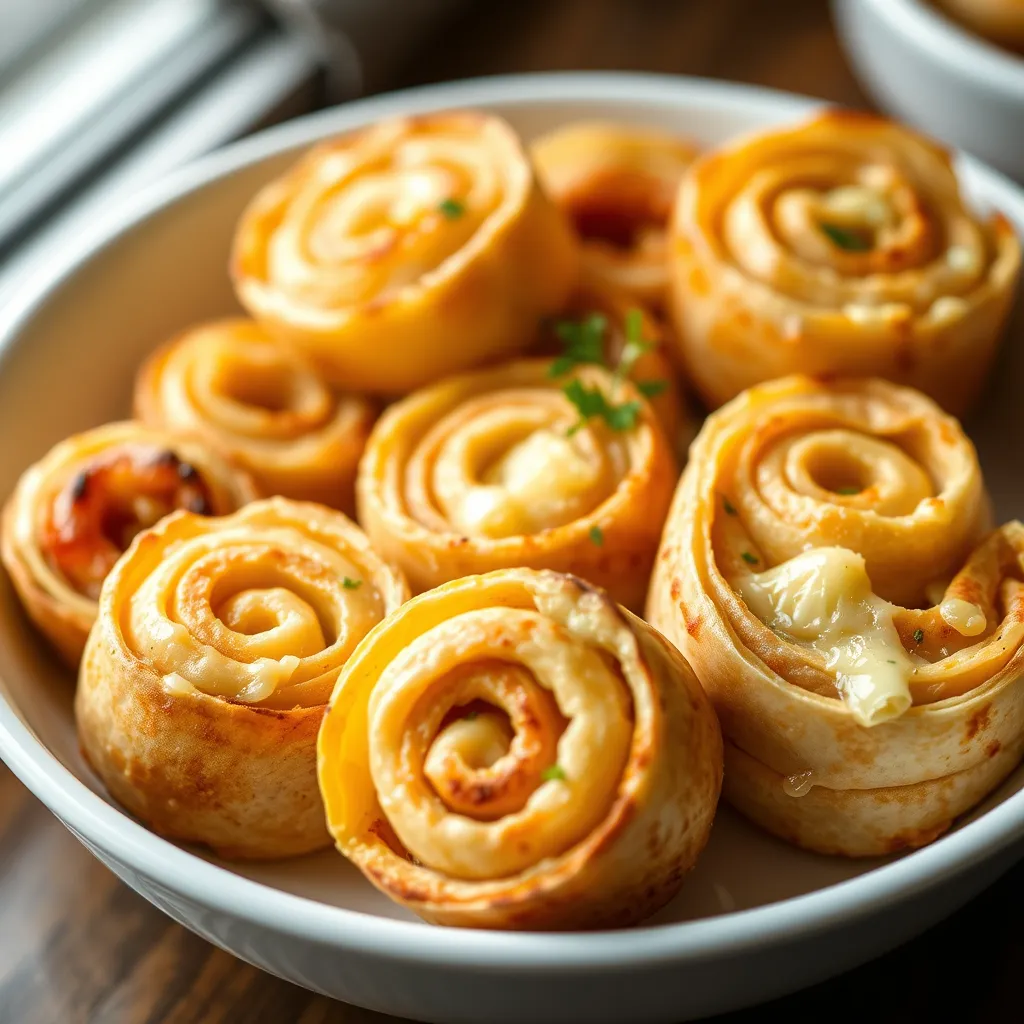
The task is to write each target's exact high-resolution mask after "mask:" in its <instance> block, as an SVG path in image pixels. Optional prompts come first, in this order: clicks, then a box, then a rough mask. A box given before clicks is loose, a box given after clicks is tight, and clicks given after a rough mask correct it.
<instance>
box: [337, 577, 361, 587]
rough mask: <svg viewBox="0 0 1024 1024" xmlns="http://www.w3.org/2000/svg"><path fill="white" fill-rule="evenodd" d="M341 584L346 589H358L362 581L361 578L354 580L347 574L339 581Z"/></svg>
mask: <svg viewBox="0 0 1024 1024" xmlns="http://www.w3.org/2000/svg"><path fill="white" fill-rule="evenodd" d="M341 585H342V586H343V587H344V588H345V589H346V590H358V589H359V588H360V587H361V586H362V585H363V581H362V580H354V579H351V578H349V577H348V576H346V577H345V578H344V579H343V580H342V581H341Z"/></svg>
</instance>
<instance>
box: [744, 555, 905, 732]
mask: <svg viewBox="0 0 1024 1024" xmlns="http://www.w3.org/2000/svg"><path fill="white" fill-rule="evenodd" d="M737 583H738V588H739V591H740V594H741V595H742V597H743V599H744V601H745V602H746V604H747V607H748V608H750V610H751V611H752V612H753V613H754V614H755V615H756V616H757V617H758V618H759V619H761V621H762V622H764V623H765V624H766V625H767V626H769V627H770V628H771V629H773V630H774V631H776V632H777V633H781V634H782V635H783V636H785V637H787V638H789V639H791V640H793V641H794V642H795V643H797V644H800V645H802V646H805V647H808V648H810V649H811V650H814V651H817V652H818V653H820V654H821V655H822V656H823V657H824V659H825V667H826V668H827V669H828V670H829V671H832V672H834V673H835V675H836V682H837V684H838V687H839V691H840V693H841V694H842V698H843V700H844V701H845V702H846V704H847V706H848V707H849V709H850V711H851V712H852V713H853V715H854V717H855V718H856V719H857V721H858V722H860V724H861V725H865V726H873V725H879V724H881V723H882V722H886V721H889V720H890V719H893V718H897V717H898V716H899V715H902V714H903V713H904V712H905V711H906V710H907V709H908V708H909V707H910V706H911V703H912V698H911V695H910V685H909V679H910V676H911V674H912V673H913V672H914V667H915V662H914V660H913V659H912V658H911V656H910V655H909V654H908V653H907V651H906V649H905V648H904V646H903V643H902V642H901V640H900V638H899V634H898V633H897V631H896V627H895V625H894V623H893V613H894V612H895V611H896V609H895V607H894V606H893V605H891V604H889V602H888V601H884V600H882V598H880V597H878V596H877V595H876V594H875V593H874V592H873V591H872V589H871V580H870V579H869V578H868V574H867V569H866V566H865V563H864V559H863V557H861V556H860V555H858V554H857V553H856V552H853V551H849V550H847V549H846V548H838V547H829V548H813V549H811V550H810V551H805V552H803V553H802V554H800V555H797V556H796V557H795V558H791V559H790V560H789V561H787V562H783V563H781V564H780V565H777V566H775V567H774V568H772V569H769V570H767V571H766V572H762V573H752V574H750V575H749V576H746V577H744V578H742V579H740V580H738V581H737Z"/></svg>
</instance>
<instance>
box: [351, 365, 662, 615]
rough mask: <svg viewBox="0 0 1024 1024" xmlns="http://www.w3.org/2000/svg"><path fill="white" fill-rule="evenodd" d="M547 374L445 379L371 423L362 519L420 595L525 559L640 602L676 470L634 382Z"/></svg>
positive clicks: (583, 369) (518, 369)
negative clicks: (463, 577) (567, 573)
mask: <svg viewBox="0 0 1024 1024" xmlns="http://www.w3.org/2000/svg"><path fill="white" fill-rule="evenodd" d="M553 369H557V366H554V365H553V363H552V361H551V360H545V359H533V360H522V361H519V362H515V363H508V364H505V365H502V366H498V367H495V368H493V369H489V370H481V371H477V372H476V373H472V374H465V375H463V376H461V377H452V378H450V379H448V380H446V381H443V382H442V383H440V384H436V385H434V386H433V387H431V388H424V389H423V390H422V391H418V392H415V393H414V394H412V395H410V396H409V397H408V398H405V399H403V400H402V401H400V402H397V403H396V404H395V405H393V406H391V408H390V409H388V410H387V411H386V412H385V413H384V415H383V416H382V417H381V418H380V420H378V422H377V426H376V427H375V428H374V431H373V434H372V435H371V437H370V441H369V444H368V445H367V448H366V454H365V455H364V456H363V460H362V462H361V463H360V466H359V478H358V481H357V501H358V507H359V521H360V522H361V523H362V524H363V528H364V529H365V530H366V532H367V533H368V534H369V536H370V538H371V539H372V541H373V543H374V545H375V546H376V547H377V549H378V550H379V551H380V552H381V553H382V554H383V555H384V557H385V558H388V559H390V560H391V561H393V562H394V563H395V564H396V565H398V566H400V567H401V568H402V569H403V570H404V572H405V573H406V576H407V577H408V579H409V582H410V584H411V586H412V588H413V591H414V592H418V591H422V590H429V589H430V588H431V587H435V586H437V585H438V584H441V583H444V582H446V581H448V580H453V579H458V578H459V577H460V576H468V575H471V574H474V573H480V572H487V571H489V570H491V569H499V568H512V567H515V566H519V565H525V566H530V567H532V568H537V569H555V570H557V571H560V572H573V573H576V574H577V575H579V576H582V577H584V578H585V579H588V580H591V581H592V582H594V583H597V584H598V585H600V586H603V587H605V588H606V589H607V590H608V591H609V592H610V593H611V594H612V596H613V597H614V598H615V599H616V600H617V601H620V602H621V603H622V604H625V605H626V606H627V607H631V608H639V607H640V606H641V605H642V604H643V596H644V593H645V592H646V588H647V577H648V575H649V574H650V569H651V564H652V562H653V559H654V552H655V550H656V548H657V545H658V538H659V536H660V532H661V524H662V522H663V520H664V516H665V512H666V510H667V508H668V503H669V502H670V501H671V494H672V487H673V485H674V483H675V478H676V469H675V460H674V459H673V456H672V452H671V450H670V447H669V444H668V441H667V440H666V438H665V435H664V433H663V431H662V429H661V427H660V425H659V424H658V421H657V418H656V417H655V415H654V413H653V411H652V410H651V408H650V406H649V405H648V404H647V403H646V401H645V400H644V399H643V397H642V395H641V394H640V392H639V391H637V390H636V388H635V386H634V385H633V384H632V383H631V382H630V381H628V380H616V379H614V378H613V376H612V374H611V373H610V372H609V371H608V370H606V369H604V368H602V367H600V366H591V365H581V366H576V367H575V368H573V369H571V370H567V372H566V373H565V374H564V375H560V376H552V372H553ZM567 393H568V394H571V395H572V397H573V399H574V400H575V404H574V401H571V400H570V398H569V397H567ZM598 409H600V410H603V411H604V412H605V413H606V415H605V416H602V415H599V414H598V412H597V410H598ZM581 410H585V411H587V412H593V413H594V414H593V415H588V416H586V417H584V416H582V415H581Z"/></svg>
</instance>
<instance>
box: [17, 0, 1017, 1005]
mask: <svg viewBox="0 0 1024 1024" xmlns="http://www.w3.org/2000/svg"><path fill="white" fill-rule="evenodd" d="M582 68H618V69H635V70H646V71H662V72H675V73H685V74H693V75H703V76H710V77H715V78H730V79H735V80H738V81H743V82H754V83H758V84H762V85H766V86H772V87H775V88H779V89H789V90H793V91H796V92H802V93H808V94H813V95H817V96H822V97H825V98H827V99H830V100H834V101H837V102H841V103H847V104H855V105H864V104H865V102H866V101H865V99H864V97H863V95H862V94H861V92H860V90H859V89H858V87H857V85H856V83H855V82H854V80H853V78H852V77H851V75H850V72H849V70H848V68H847V66H846V64H845V61H844V59H843V57H842V54H841V52H840V49H839V46H838V44H837V41H836V39H835V36H834V34H833V32H832V29H831V26H830V24H829V18H828V5H827V4H826V2H825V0H646V2H639V0H513V2H499V0H471V2H470V4H469V7H468V10H467V11H466V13H464V14H463V15H460V16H459V17H458V18H457V19H456V20H455V21H454V22H453V23H452V24H451V25H449V26H448V27H446V28H445V29H444V30H443V31H440V32H438V34H437V38H436V39H435V40H434V41H433V42H432V43H431V44H430V45H429V46H426V47H424V48H423V49H422V50H421V52H420V53H419V54H418V55H417V57H416V58H415V60H414V61H412V62H411V63H409V64H408V65H407V66H406V67H405V68H404V69H403V70H402V72H401V75H400V77H399V79H398V80H396V81H395V82H394V83H393V84H395V85H413V84H417V83H419V82H429V81H437V80H442V79H452V78H461V77H466V76H472V75H480V74H489V73H500V72H514V71H542V70H550V69H582ZM1022 905H1024V866H1021V867H1018V868H1016V869H1015V870H1013V871H1011V872H1010V873H1009V874H1008V875H1006V876H1005V877H1004V878H1003V879H1002V880H1001V881H999V882H998V883H997V884H996V885H995V886H993V887H992V888H991V889H990V890H988V892H986V893H985V894H984V895H982V896H981V897H980V898H979V899H977V900H976V901H975V902H974V903H973V904H971V905H970V906H969V907H967V908H966V909H965V910H963V911H961V912H960V913H958V914H957V915H955V916H954V917H952V918H950V919H949V920H948V921H946V922H945V923H944V924H942V925H940V926H939V927H937V928H935V929H933V930H932V931H931V932H929V933H927V934H926V935H924V936H923V937H922V938H920V939H918V940H917V941H915V942H911V943H910V944H908V945H906V946H904V947H902V948H900V949H898V950H897V951H895V952H893V953H891V954H889V955H888V956H886V957H883V958H882V959H880V960H877V961H875V962H874V963H872V964H869V965H867V966H866V967H863V968H861V969H859V970H857V971H854V972H852V973H850V974H848V975H845V976H844V977H842V978H839V979H837V980H835V981H833V982H829V983H826V984H824V985H821V986H818V987H817V988H815V989H811V990H809V991H807V992H804V993H801V994H799V995H797V996H794V997H791V998H788V999H784V1000H780V1001H778V1002H776V1003H773V1004H771V1006H770V1007H766V1008H762V1009H760V1010H749V1011H746V1012H743V1013H737V1014H731V1015H729V1016H727V1017H721V1018H716V1021H718V1022H719V1024H750V1022H753V1021H759V1020H762V1019H764V1020H769V1019H776V1018H775V1017H774V1016H773V1015H774V1014H778V1015H779V1016H780V1017H785V1018H789V1019H790V1020H795V1021H803V1020H816V1021H825V1020H830V1019H835V1020H847V1019H854V1016H855V1015H856V1018H858V1019H861V1020H869V1021H872V1022H874V1024H889V1022H892V1024H896V1022H897V1021H898V1022H900V1024H905V1022H914V1021H944V1020H957V1021H959V1022H961V1024H967V1022H978V1024H981V1022H985V1024H997V1022H1000V1021H1024V1003H1022V1001H1020V1000H1019V999H1018V995H1017V993H1018V991H1019V989H1018V985H1019V975H1018V971H1022V970H1024V929H1021V928H1020V927H1018V925H1017V920H1016V916H1017V915H1016V912H1017V910H1018V909H1019V908H1020V907H1021V906H1022ZM393 1019H394V1018H389V1017H385V1016H383V1015H381V1014H375V1013H369V1012H367V1011H364V1010H358V1009H354V1008H351V1007H347V1006H343V1005H341V1004H339V1003H333V1002H331V1001H330V1000H327V999H324V998H322V997H320V996H315V995H312V994H310V993H308V992H306V991H304V990H302V989H300V988H296V987H294V986H292V985H289V984H287V983H285V982H283V981H279V980H277V979H276V978H272V977H270V976H269V975H266V974H263V973H262V972H260V971H258V970H257V969H255V968H253V967H249V966H248V965H247V964H244V963H242V962H241V961H239V960H235V959H234V958H233V957H231V956H229V955H228V954H226V953H223V952H221V951H220V950H218V949H215V948H214V947H213V946H210V945H208V944H207V943H206V942H205V941H203V940H202V939H200V938H197V937H196V936H194V935H192V934H191V933H190V932H187V931H186V930H185V929H183V928H181V927H180V926H178V925H176V924H174V923H173V922H172V921H171V920H170V919H169V918H167V917H165V916H164V915H163V914H162V913H161V912H160V911H158V910H156V909H155V908H153V907H151V906H150V905H149V904H148V903H146V902H145V900H143V899H142V898H141V897H140V896H137V895H135V893H133V892H132V891H131V890H129V889H128V888H127V887H126V886H124V885H123V884H122V883H121V882H119V881H118V880H117V879H116V878H115V877H114V876H113V875H112V874H111V873H110V872H109V871H108V870H107V869H106V868H105V867H103V866H102V865H100V864H99V862H97V861H96V860H94V859H93V858H92V856H91V855H90V854H89V853H88V852H87V851H86V850H85V849H84V848H83V847H82V846H80V845H79V844H78V842H77V841H76V840H75V839H74V838H73V837H72V836H71V835H70V834H69V833H67V832H66V831H65V830H64V828H63V826H61V825H60V824H59V823H58V822H57V821H56V820H55V819H54V818H53V817H51V816H50V814H49V812H48V811H46V809H45V808H44V807H43V806H42V805H41V804H40V803H39V802H38V801H37V800H36V799H35V798H34V797H32V796H31V795H30V794H29V793H28V792H27V791H26V790H25V789H24V788H22V786H21V785H20V783H19V782H18V781H17V780H16V779H15V778H14V777H13V776H12V775H11V774H10V772H9V771H8V770H7V769H6V768H5V767H4V766H2V765H0V1024H74V1022H79V1021H82V1022H85V1021H90V1022H92V1021H95V1022H103V1024H107V1022H111V1024H122V1022H124V1024H142V1022H147V1024H156V1022H163V1021H167V1022H175V1024H200V1022H211V1024H213V1022H220V1021H223V1022H238V1021H246V1022H251V1024H258V1022H268V1024H269V1022H274V1024H278V1022H280V1024H284V1022H291V1021H294V1022H301V1024H315V1022H321V1021H330V1022H342V1024H375V1022H386V1021H390V1020H393Z"/></svg>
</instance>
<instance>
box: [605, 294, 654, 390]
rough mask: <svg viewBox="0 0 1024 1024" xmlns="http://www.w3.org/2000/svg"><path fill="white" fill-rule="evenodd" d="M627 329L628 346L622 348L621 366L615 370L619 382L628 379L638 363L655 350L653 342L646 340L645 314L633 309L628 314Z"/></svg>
mask: <svg viewBox="0 0 1024 1024" xmlns="http://www.w3.org/2000/svg"><path fill="white" fill-rule="evenodd" d="M625 328H626V344H625V345H624V346H623V348H622V355H621V356H620V357H619V365H618V366H617V367H616V368H615V376H616V378H617V379H619V380H624V379H625V378H626V377H628V376H629V375H630V374H631V373H632V372H633V367H634V366H635V365H636V361H637V360H638V359H639V358H640V357H641V356H642V355H643V354H644V353H645V352H650V350H651V349H652V348H654V342H653V341H645V340H644V314H643V312H642V311H641V310H639V309H636V308H633V309H631V310H630V311H629V312H628V313H627V314H626V322H625Z"/></svg>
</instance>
